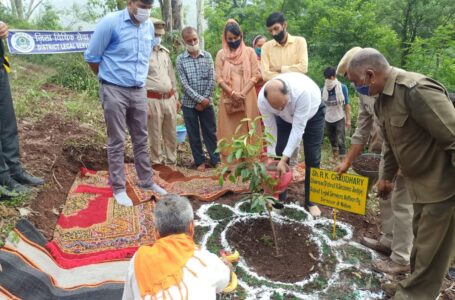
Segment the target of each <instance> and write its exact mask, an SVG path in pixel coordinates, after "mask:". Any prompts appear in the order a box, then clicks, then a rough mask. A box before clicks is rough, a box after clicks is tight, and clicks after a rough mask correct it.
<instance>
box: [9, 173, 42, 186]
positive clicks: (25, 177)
mask: <svg viewBox="0 0 455 300" xmlns="http://www.w3.org/2000/svg"><path fill="white" fill-rule="evenodd" d="M11 178H12V179H13V180H15V181H17V182H18V183H19V184H25V185H31V186H39V185H43V184H44V180H43V179H42V178H39V177H35V176H32V175H30V174H29V173H27V172H26V171H22V172H20V173H18V174H14V175H11Z"/></svg>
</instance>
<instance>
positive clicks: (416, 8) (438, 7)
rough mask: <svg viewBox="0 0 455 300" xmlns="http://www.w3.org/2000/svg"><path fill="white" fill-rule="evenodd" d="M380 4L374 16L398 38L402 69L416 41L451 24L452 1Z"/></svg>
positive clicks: (454, 6) (454, 11) (395, 0)
mask: <svg viewBox="0 0 455 300" xmlns="http://www.w3.org/2000/svg"><path fill="white" fill-rule="evenodd" d="M378 2H379V3H381V5H380V8H381V9H380V10H378V13H379V15H380V19H382V20H383V22H384V23H387V24H391V26H392V28H393V29H394V30H395V31H396V32H397V34H398V36H399V38H400V51H401V53H400V61H399V62H400V64H399V65H400V66H401V67H406V66H407V63H408V56H409V54H410V53H411V51H412V45H413V43H414V42H416V40H417V39H420V40H421V39H426V38H430V37H431V36H433V34H434V33H435V31H436V30H437V29H438V28H439V27H440V26H446V25H449V24H452V25H453V24H454V18H455V1H453V0H392V1H378Z"/></svg>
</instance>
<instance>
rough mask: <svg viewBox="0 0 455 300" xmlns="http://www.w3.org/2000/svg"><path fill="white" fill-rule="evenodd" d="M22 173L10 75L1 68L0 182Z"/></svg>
mask: <svg viewBox="0 0 455 300" xmlns="http://www.w3.org/2000/svg"><path fill="white" fill-rule="evenodd" d="M19 172H21V163H20V157H19V136H18V133H17V123H16V114H15V113H14V107H13V98H12V97H11V88H10V85H9V80H8V74H7V73H6V71H5V69H4V68H3V67H0V182H1V181H2V179H4V178H5V177H8V176H9V175H11V174H16V173H19Z"/></svg>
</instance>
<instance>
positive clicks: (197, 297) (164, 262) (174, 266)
mask: <svg viewBox="0 0 455 300" xmlns="http://www.w3.org/2000/svg"><path fill="white" fill-rule="evenodd" d="M154 223H155V227H156V228H155V231H156V232H155V234H156V236H157V240H156V241H155V243H154V244H153V245H151V246H141V247H140V248H139V249H138V250H137V252H136V253H135V254H134V256H133V258H132V259H131V262H130V266H129V270H128V276H127V280H126V282H125V288H124V290H123V297H122V300H129V299H135V300H136V299H145V300H151V299H154V300H155V299H157V300H158V299H188V300H212V299H213V300H215V299H216V293H219V292H221V291H222V290H223V289H224V288H225V287H226V286H227V285H228V284H229V279H230V273H231V270H230V267H228V265H229V263H225V262H223V261H222V260H221V259H220V258H218V257H217V256H216V255H215V254H212V253H210V252H208V251H206V250H201V249H199V247H197V246H196V245H195V243H194V241H193V235H194V214H193V209H192V207H191V204H190V202H189V201H188V199H187V198H185V197H181V196H178V195H166V196H164V197H162V198H161V199H160V201H159V202H158V203H157V204H156V206H155V209H154ZM182 266H183V268H182Z"/></svg>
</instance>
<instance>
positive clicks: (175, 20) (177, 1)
mask: <svg viewBox="0 0 455 300" xmlns="http://www.w3.org/2000/svg"><path fill="white" fill-rule="evenodd" d="M159 2H160V7H161V17H162V19H163V21H164V23H166V31H167V32H172V31H179V32H180V31H181V30H182V29H183V10H182V7H183V5H182V0H159Z"/></svg>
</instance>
